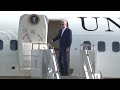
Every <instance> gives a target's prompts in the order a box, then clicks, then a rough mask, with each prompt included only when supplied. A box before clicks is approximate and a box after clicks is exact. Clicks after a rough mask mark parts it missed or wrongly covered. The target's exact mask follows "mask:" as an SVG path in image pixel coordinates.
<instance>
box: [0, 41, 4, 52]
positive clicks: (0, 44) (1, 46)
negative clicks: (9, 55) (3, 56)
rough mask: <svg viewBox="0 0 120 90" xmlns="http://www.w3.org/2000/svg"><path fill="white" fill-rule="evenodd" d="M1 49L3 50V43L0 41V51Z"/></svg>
mask: <svg viewBox="0 0 120 90" xmlns="http://www.w3.org/2000/svg"><path fill="white" fill-rule="evenodd" d="M2 49H3V41H2V40H0V50H2Z"/></svg>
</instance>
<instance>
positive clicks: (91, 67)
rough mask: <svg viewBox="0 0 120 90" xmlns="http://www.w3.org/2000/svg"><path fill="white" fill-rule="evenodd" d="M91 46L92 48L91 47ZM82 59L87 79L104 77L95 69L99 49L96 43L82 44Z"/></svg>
mask: <svg viewBox="0 0 120 90" xmlns="http://www.w3.org/2000/svg"><path fill="white" fill-rule="evenodd" d="M89 47H91V49H89ZM80 52H81V59H82V61H83V69H84V75H85V78H86V79H102V73H101V71H99V73H97V72H96V70H95V61H96V54H97V51H95V49H94V45H88V44H81V49H80Z"/></svg>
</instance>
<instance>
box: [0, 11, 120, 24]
mask: <svg viewBox="0 0 120 90" xmlns="http://www.w3.org/2000/svg"><path fill="white" fill-rule="evenodd" d="M23 14H44V15H46V16H47V17H48V19H49V18H50V19H54V18H56V19H58V18H59V19H61V18H63V19H64V18H72V17H115V18H119V17H120V11H0V21H5V22H6V21H11V20H14V22H18V20H19V18H20V16H21V15H23ZM6 17H7V18H6ZM8 19H9V20H8Z"/></svg>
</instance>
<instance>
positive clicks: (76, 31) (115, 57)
mask: <svg viewBox="0 0 120 90" xmlns="http://www.w3.org/2000/svg"><path fill="white" fill-rule="evenodd" d="M109 18H110V19H112V20H113V21H114V22H116V23H117V24H118V26H119V25H120V20H119V19H118V18H117V17H114V18H111V17H109ZM19 19H20V17H19V16H16V19H13V20H10V21H9V20H6V21H4V20H3V21H2V22H0V40H2V41H3V49H2V50H0V76H29V75H30V74H29V72H28V71H21V70H19V68H18V67H19V59H18V49H17V50H11V48H10V41H11V40H18V26H19ZM66 20H67V21H68V24H69V28H70V29H71V30H72V45H71V52H70V67H71V68H74V72H75V73H73V74H74V75H75V76H79V75H80V74H81V72H83V71H82V69H81V68H83V65H82V64H83V63H81V62H82V60H81V57H80V54H81V53H80V49H81V46H80V45H81V44H83V42H84V41H89V42H91V45H95V47H94V50H96V58H95V70H96V72H98V71H101V72H102V75H103V77H105V78H120V70H119V68H120V59H119V58H120V45H119V47H118V48H116V49H118V50H119V51H118V52H116V51H113V48H112V43H113V42H118V43H119V44H120V28H119V27H118V26H117V25H116V24H114V23H113V22H111V21H110V20H109V27H110V30H112V32H109V31H106V30H108V29H109V28H108V22H107V20H108V19H106V18H104V17H99V18H97V23H98V27H97V29H96V21H95V20H96V19H95V18H91V17H89V18H85V19H84V21H85V24H84V25H85V27H86V28H87V29H90V30H93V31H88V30H85V29H84V28H83V26H82V21H81V18H71V19H66ZM95 29H96V30H95ZM99 41H103V42H104V43H105V51H104V52H100V51H98V42H99ZM1 47H2V46H1ZM13 66H14V67H15V69H12V67H13Z"/></svg>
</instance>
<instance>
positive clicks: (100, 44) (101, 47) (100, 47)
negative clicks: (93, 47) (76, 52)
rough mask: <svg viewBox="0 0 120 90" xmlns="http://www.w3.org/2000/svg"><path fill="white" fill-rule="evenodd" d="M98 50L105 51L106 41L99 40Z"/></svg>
mask: <svg viewBox="0 0 120 90" xmlns="http://www.w3.org/2000/svg"><path fill="white" fill-rule="evenodd" d="M98 51H99V52H104V51H105V42H104V41H99V42H98Z"/></svg>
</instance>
